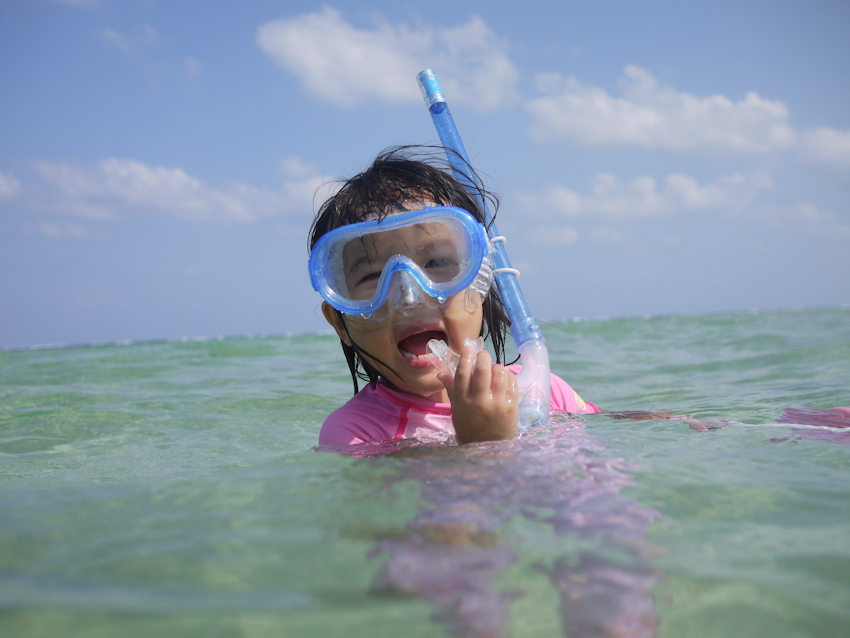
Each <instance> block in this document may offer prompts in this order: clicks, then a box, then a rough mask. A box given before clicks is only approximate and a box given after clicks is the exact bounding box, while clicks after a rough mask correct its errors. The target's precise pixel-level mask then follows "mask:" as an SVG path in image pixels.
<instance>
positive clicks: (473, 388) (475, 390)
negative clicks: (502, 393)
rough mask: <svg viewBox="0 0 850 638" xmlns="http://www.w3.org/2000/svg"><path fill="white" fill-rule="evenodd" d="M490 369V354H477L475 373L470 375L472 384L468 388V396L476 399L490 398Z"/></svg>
mask: <svg viewBox="0 0 850 638" xmlns="http://www.w3.org/2000/svg"><path fill="white" fill-rule="evenodd" d="M492 367H493V366H492V359H491V358H490V353H489V352H487V351H486V350H482V351H481V352H479V353H478V358H477V359H476V361H475V371H474V372H473V374H472V383H471V384H470V387H469V395H470V396H472V397H476V398H487V397H489V396H490V382H491V380H492V378H493V372H492V369H491V368H492Z"/></svg>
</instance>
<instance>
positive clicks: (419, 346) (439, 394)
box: [322, 290, 484, 403]
mask: <svg viewBox="0 0 850 638" xmlns="http://www.w3.org/2000/svg"><path fill="white" fill-rule="evenodd" d="M474 307H475V310H469V309H468V308H467V304H466V291H465V290H464V291H462V292H459V293H458V294H456V295H454V296H452V297H449V299H447V300H446V302H445V303H444V304H440V305H439V306H438V307H436V308H434V307H428V308H425V309H424V310H423V312H422V314H421V315H420V316H413V317H409V318H408V317H405V318H404V319H399V318H398V317H396V316H393V317H391V318H389V319H387V320H384V321H374V320H370V319H363V318H362V317H359V316H356V315H343V317H344V321H345V324H346V325H347V326H348V334H346V332H345V327H344V326H343V325H342V323H341V320H340V318H339V315H338V314H337V313H336V311H335V310H334V309H333V308H332V307H331V306H330V305H329V304H328V303H327V302H325V303H323V304H322V311H323V312H324V315H325V318H326V319H327V320H328V323H330V324H331V325H332V326H333V327H334V329H335V330H336V332H337V334H338V335H339V337H340V339H342V341H343V342H344V343H345V344H347V345H351V342H352V341H354V343H355V344H357V346H358V347H359V348H360V349H361V350H364V351H365V352H367V353H368V354H370V355H372V356H373V357H375V358H376V359H378V360H380V361H381V362H383V364H385V365H382V363H378V362H376V361H373V360H369V359H368V358H367V360H369V363H371V364H372V365H373V366H374V367H375V369H377V370H378V372H380V374H381V375H382V376H383V377H384V378H385V379H387V380H388V381H389V382H390V383H392V385H393V386H395V387H396V388H398V389H399V390H401V391H402V392H407V393H409V394H413V395H416V396H419V397H422V398H424V399H429V400H431V401H435V402H437V403H448V402H449V398H448V394H447V393H446V390H445V387H444V386H443V384H442V382H441V381H440V380H439V379H437V373H438V369H437V368H436V367H435V366H434V364H433V363H432V358H433V357H434V355H432V354H431V353H430V351H429V350H428V342H429V341H430V340H431V339H437V340H443V341H445V342H446V343H447V344H448V346H449V347H450V348H451V349H452V350H454V351H455V352H462V350H463V342H464V339H467V338H472V339H474V338H476V337H478V335H479V334H480V333H481V325H482V321H483V318H484V311H483V309H482V306H481V304H475V306H474ZM349 335H350V336H351V338H350V339H349Z"/></svg>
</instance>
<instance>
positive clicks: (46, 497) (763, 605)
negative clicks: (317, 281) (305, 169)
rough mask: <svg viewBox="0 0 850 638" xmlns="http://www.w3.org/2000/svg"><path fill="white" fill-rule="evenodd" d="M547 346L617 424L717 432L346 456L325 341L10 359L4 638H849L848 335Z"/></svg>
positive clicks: (567, 333)
mask: <svg viewBox="0 0 850 638" xmlns="http://www.w3.org/2000/svg"><path fill="white" fill-rule="evenodd" d="M544 333H545V336H546V338H547V341H548V344H549V347H550V353H551V356H552V368H553V371H555V372H556V373H558V374H559V375H560V376H562V377H563V378H564V379H566V380H567V381H568V382H569V383H571V384H572V385H573V387H574V388H575V389H576V390H578V391H579V393H580V394H581V396H582V397H583V398H584V399H586V400H589V401H593V402H595V403H597V404H598V405H599V406H600V407H602V408H603V409H606V410H611V411H616V412H620V411H632V410H668V411H670V413H671V414H673V415H691V416H692V417H694V418H698V419H707V418H716V419H723V420H724V421H723V422H719V423H716V424H715V425H717V426H719V427H714V426H712V428H710V429H704V430H699V429H696V430H695V429H692V428H691V427H689V423H688V422H687V421H684V420H682V419H676V418H673V419H662V420H637V419H635V418H629V417H630V416H634V415H627V414H626V415H624V414H618V415H616V417H617V418H614V417H612V416H606V415H593V416H587V417H582V418H570V417H568V416H566V415H555V416H553V419H552V422H551V423H550V424H549V425H548V426H546V427H544V428H539V429H537V430H535V431H532V432H529V433H527V434H526V435H525V436H523V437H522V438H520V439H518V440H514V441H510V442H503V443H488V444H479V445H472V446H461V447H458V446H454V445H433V444H431V445H417V444H416V443H415V442H414V443H406V444H404V445H400V446H398V447H397V449H395V451H393V452H392V453H390V454H372V455H370V454H371V453H372V452H376V450H370V449H365V450H359V451H358V452H357V453H356V454H350V455H346V454H338V453H334V452H332V451H329V450H326V449H317V448H316V447H315V446H316V442H317V436H318V431H319V427H320V425H321V423H322V421H323V419H324V417H325V416H326V415H327V414H328V413H329V412H330V411H331V410H333V409H335V408H336V407H338V406H339V405H340V404H342V403H343V402H344V401H345V400H347V399H348V398H349V396H350V393H351V381H350V378H349V377H348V373H347V368H346V366H345V363H344V360H343V358H342V353H341V351H340V348H339V345H338V342H337V340H336V338H335V337H332V336H329V335H311V336H272V337H256V338H228V339H220V340H215V339H213V340H195V341H181V342H162V343H137V344H121V345H118V344H116V345H92V346H83V347H67V348H50V349H31V350H8V351H3V352H0V635H2V636H4V637H6V638H11V637H14V636H57V635H61V636H63V637H74V636H119V635H120V636H151V635H167V636H204V637H208V636H244V637H254V636H257V637H260V636H294V637H300V636H304V637H310V638H314V637H316V636H346V637H349V636H406V637H411V636H502V635H505V636H535V637H539V636H561V635H568V636H570V637H572V638H575V637H582V636H653V635H657V636H665V637H666V636H669V637H681V636H695V637H696V636H718V637H721V636H723V637H729V636H748V637H753V636H770V637H772V638H775V637H785V636H787V637H792V636H793V637H797V636H812V637H815V636H817V637H824V636H836V637H838V636H846V635H848V627H850V428H848V429H845V427H846V425H848V424H850V419H844V418H841V417H840V416H837V415H835V414H830V413H820V412H817V410H825V409H827V408H832V407H834V406H850V309H847V308H833V309H818V310H802V311H794V312H791V311H789V312H766V313H742V314H724V315H706V316H686V317H649V318H631V319H610V320H593V321H570V322H563V323H551V324H548V325H546V326H544ZM788 408H792V410H790V411H789V410H787V409H788ZM795 423H796V424H795ZM697 427H698V426H697ZM383 451H384V452H386V450H383Z"/></svg>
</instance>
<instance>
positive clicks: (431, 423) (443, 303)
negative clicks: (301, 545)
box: [310, 147, 599, 446]
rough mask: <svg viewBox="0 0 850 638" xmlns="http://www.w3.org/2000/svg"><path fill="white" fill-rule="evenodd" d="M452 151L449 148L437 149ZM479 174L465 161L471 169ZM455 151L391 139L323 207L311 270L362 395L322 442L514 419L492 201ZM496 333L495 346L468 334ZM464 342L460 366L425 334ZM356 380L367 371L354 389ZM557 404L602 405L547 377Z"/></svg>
mask: <svg viewBox="0 0 850 638" xmlns="http://www.w3.org/2000/svg"><path fill="white" fill-rule="evenodd" d="M440 151H441V152H442V149H440ZM461 179H463V180H464V181H465V182H466V183H468V184H475V185H480V184H481V181H480V180H479V179H478V176H477V175H476V174H475V173H474V171H472V169H471V168H470V169H469V173H468V175H463V176H462V177H461ZM477 190H478V192H477V193H476V195H477V196H478V197H475V196H473V195H472V194H470V193H469V191H468V190H467V189H466V188H465V187H464V185H463V184H462V183H461V182H460V181H459V180H458V179H456V178H455V177H454V176H453V175H452V173H451V170H450V168H449V166H448V163H447V162H446V161H445V160H443V159H440V158H438V157H436V155H435V154H432V153H429V152H428V150H427V149H421V148H420V149H417V148H412V147H399V148H391V149H388V150H386V151H384V152H383V153H381V154H380V155H378V157H377V158H376V159H375V161H374V162H373V163H372V164H371V165H370V166H369V167H368V168H367V169H366V170H365V171H363V172H362V173H360V174H358V175H355V176H354V177H352V178H351V179H349V180H348V181H347V182H345V183H344V184H343V185H342V187H341V189H340V190H339V192H337V194H336V195H334V196H333V197H331V198H330V199H328V200H327V201H326V202H325V203H324V204H323V205H322V207H321V208H320V209H319V212H318V214H317V215H316V219H315V220H314V221H313V226H312V228H311V233H310V276H311V279H312V281H313V286H314V288H315V289H316V290H318V291H319V292H320V293H321V294H322V296H323V297H324V299H325V301H324V302H323V303H322V312H323V314H324V316H325V318H326V319H327V321H328V323H329V324H330V325H331V326H333V328H334V330H335V331H336V333H337V335H338V336H339V339H340V342H341V343H342V349H343V352H344V353H345V358H346V361H347V362H348V367H349V370H350V371H351V378H352V380H353V382H354V393H355V394H354V398H352V399H351V400H350V401H348V402H347V403H346V404H345V405H343V406H342V407H341V408H339V409H338V410H336V411H335V412H333V413H332V414H331V415H330V416H329V417H328V418H327V419H326V420H325V422H324V424H323V425H322V430H321V432H320V434H319V443H320V444H323V445H336V446H340V445H351V444H356V443H364V442H369V441H386V440H389V439H402V438H412V437H416V438H418V439H420V440H421V439H425V438H430V437H433V436H435V435H437V436H442V437H445V435H454V437H455V439H456V440H457V442H458V443H471V442H475V441H491V440H501V439H508V438H511V437H513V436H514V435H515V434H516V429H517V407H518V397H517V395H518V392H517V382H516V377H515V376H514V373H515V372H517V371H518V370H519V369H520V366H508V367H505V366H504V365H502V360H503V359H504V357H505V337H506V334H507V328H508V321H507V316H506V313H505V310H504V307H503V305H502V302H501V299H500V297H499V294H498V290H497V288H496V287H495V286H491V285H490V276H489V272H490V268H491V267H492V265H491V264H490V263H489V260H490V259H491V257H490V249H491V245H490V244H489V240H488V239H487V237H486V231H485V230H484V228H483V224H484V219H485V218H484V211H483V210H481V207H480V206H479V205H478V202H477V201H476V200H480V201H484V199H485V198H486V199H487V200H489V201H490V202H491V203H492V204H493V208H494V210H495V209H496V208H498V201H497V200H496V198H495V197H494V196H493V195H491V194H490V193H488V192H486V191H484V190H483V188H482V187H480V186H478V187H477ZM478 337H483V338H489V339H490V342H491V344H492V347H493V351H494V353H495V357H496V363H495V364H493V363H492V361H491V357H490V354H489V353H488V352H487V351H486V350H481V351H480V352H476V349H475V348H474V347H472V346H470V345H466V344H468V343H469V341H470V340H475V339H476V338H478ZM432 340H435V341H442V342H443V343H444V344H445V345H447V346H448V348H449V349H450V350H452V351H453V352H460V353H461V355H460V359H459V361H458V363H457V372H456V374H455V375H452V373H451V372H450V371H449V370H447V369H445V366H443V367H442V369H440V368H438V367H437V365H438V363H439V361H438V360H437V358H436V357H435V356H434V355H432V354H430V353H429V348H428V343H429V342H430V341H432ZM358 379H361V380H364V381H368V382H369V384H368V385H367V386H366V387H365V388H364V389H363V390H361V391H358V389H359V388H358ZM551 389H552V390H551V393H552V394H551V402H550V410H552V411H566V412H572V413H596V412H599V409H598V408H597V407H596V406H595V405H593V404H592V403H585V402H584V401H582V400H581V398H580V397H579V396H578V394H576V393H575V392H574V391H573V390H572V388H570V386H569V385H567V383H566V382H564V381H563V380H561V379H560V378H558V377H557V376H555V375H552V380H551Z"/></svg>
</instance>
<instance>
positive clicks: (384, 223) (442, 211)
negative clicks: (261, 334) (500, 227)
mask: <svg viewBox="0 0 850 638" xmlns="http://www.w3.org/2000/svg"><path fill="white" fill-rule="evenodd" d="M494 254H495V248H494V247H493V244H492V243H491V241H490V239H489V238H488V236H487V232H486V230H485V229H484V226H483V225H481V224H480V223H478V222H476V221H475V220H474V219H473V218H472V217H471V216H470V214H469V213H467V212H466V211H464V210H462V209H460V208H455V207H453V206H429V207H426V208H423V209H421V210H414V211H406V212H403V213H399V214H394V215H390V216H387V217H384V218H383V219H370V220H367V221H363V222H359V223H356V224H350V225H348V226H342V227H340V228H336V229H334V230H332V231H330V232H329V233H327V234H325V235H323V236H322V237H321V238H320V239H319V241H318V242H317V243H316V245H315V246H314V247H313V250H312V251H311V253H310V261H309V269H310V280H311V281H312V283H313V288H314V289H315V290H316V291H318V292H319V293H320V294H321V295H322V297H323V298H324V299H325V301H327V302H328V303H329V304H330V305H331V306H333V307H334V308H336V309H337V310H339V311H340V312H342V313H344V314H348V315H359V316H360V317H361V318H363V319H369V320H374V321H385V320H387V319H389V318H391V317H392V318H397V319H399V320H405V319H408V318H413V317H416V316H417V315H418V314H421V313H422V311H423V310H425V309H429V308H430V309H434V308H436V307H438V306H439V305H441V304H444V303H445V302H446V301H447V300H448V299H449V298H450V297H452V296H454V295H456V294H458V293H460V292H462V291H464V290H467V299H466V306H467V309H468V310H470V311H473V310H475V309H477V307H478V306H479V305H480V304H481V302H482V301H483V299H484V297H485V296H486V295H487V292H488V291H489V289H490V285H491V283H492V269H493V256H494Z"/></svg>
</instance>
